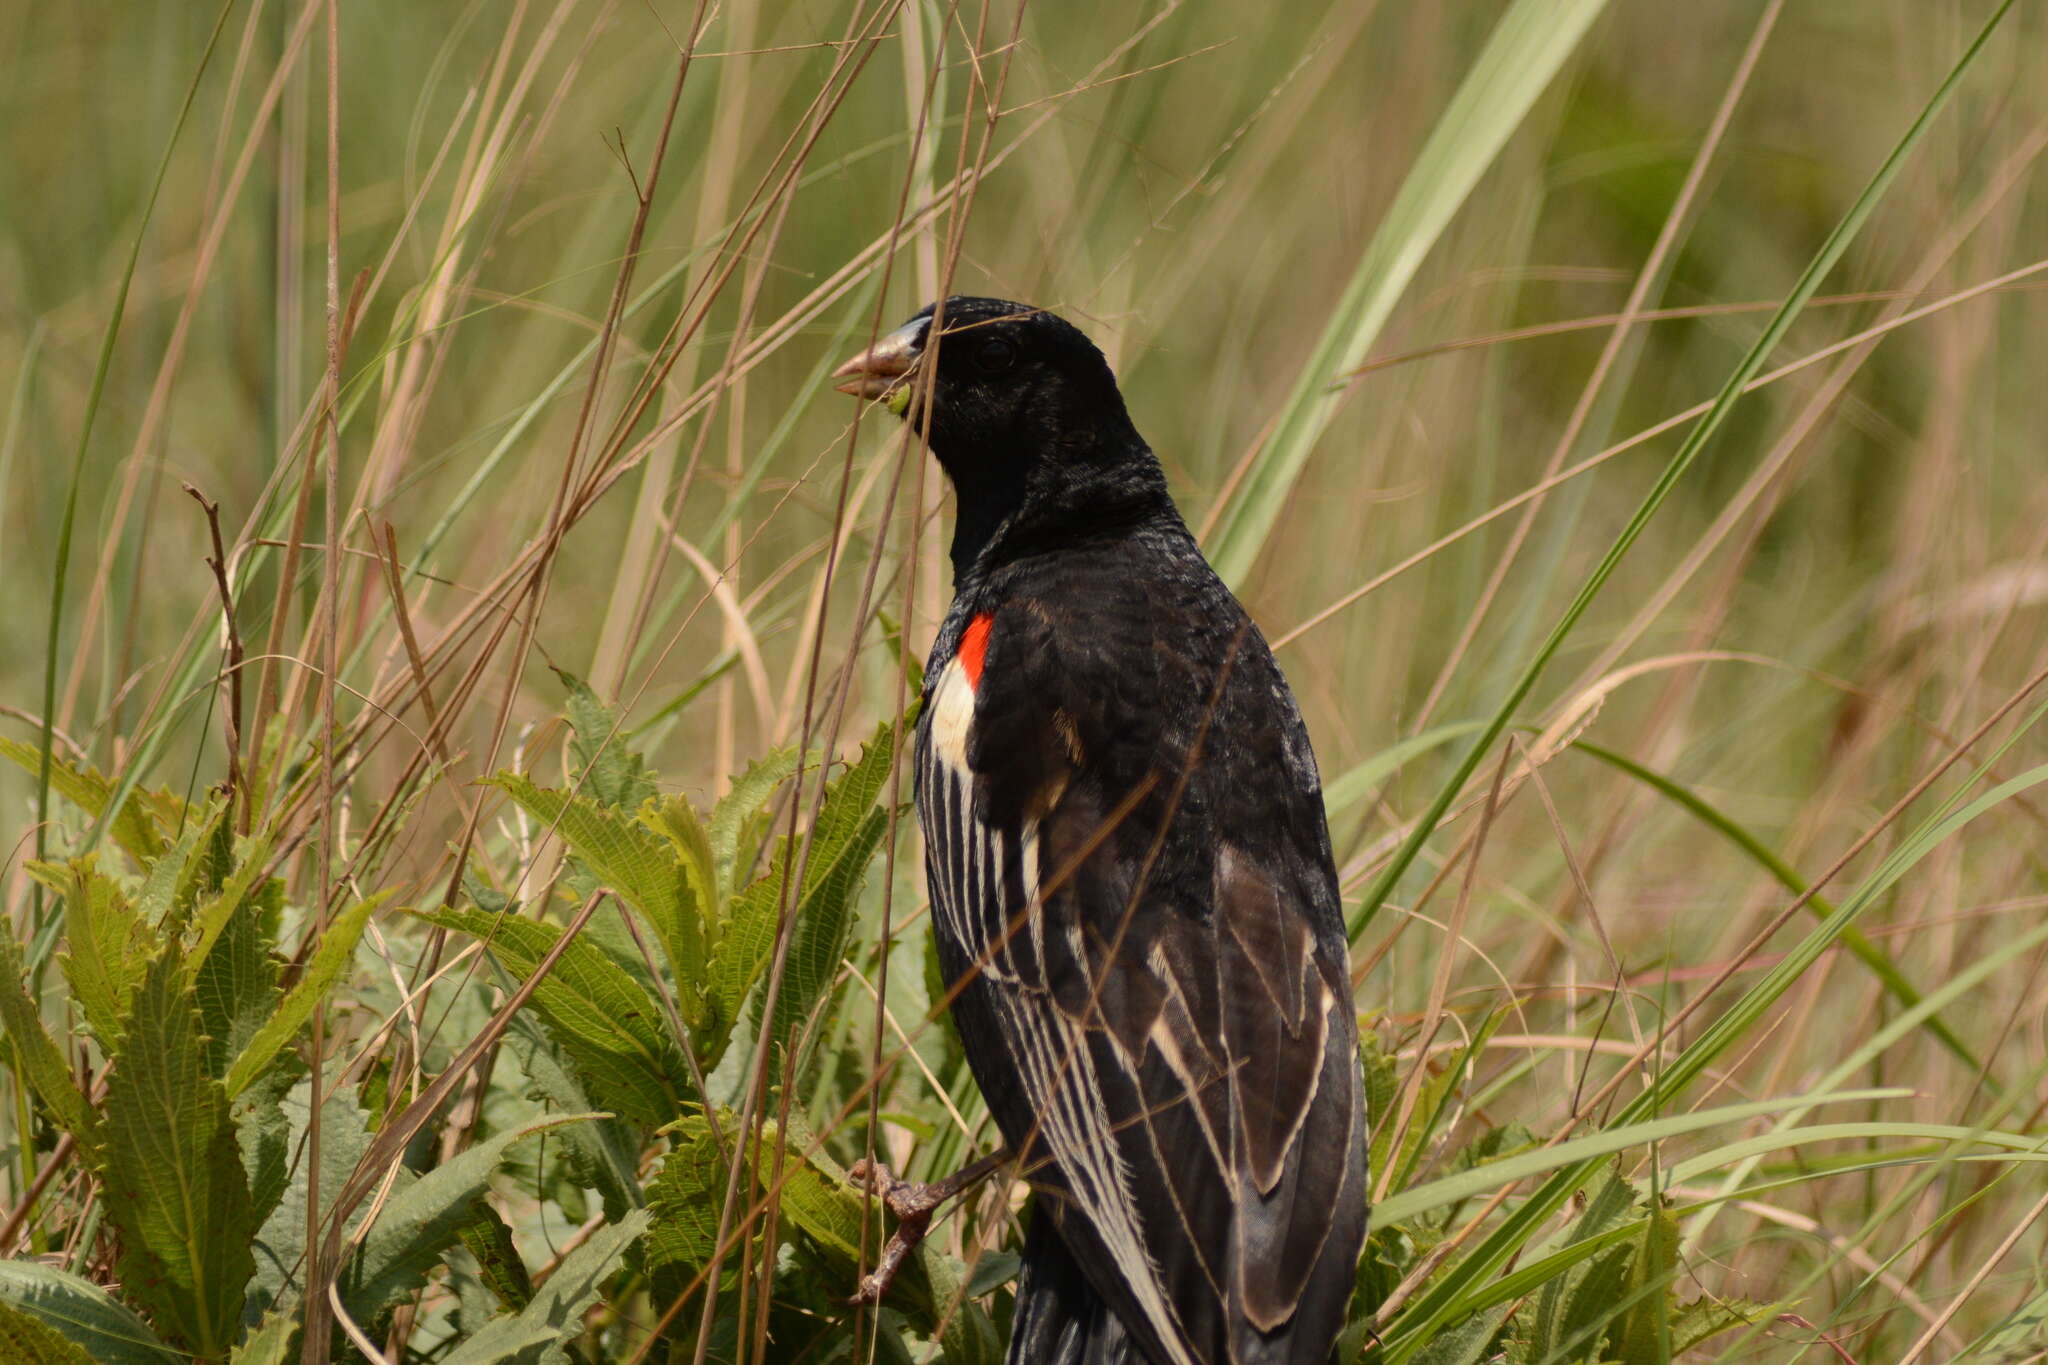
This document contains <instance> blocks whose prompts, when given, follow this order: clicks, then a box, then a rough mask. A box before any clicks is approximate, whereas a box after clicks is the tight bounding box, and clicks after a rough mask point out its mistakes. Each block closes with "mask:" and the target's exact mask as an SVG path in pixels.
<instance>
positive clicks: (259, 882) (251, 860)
mask: <svg viewBox="0 0 2048 1365" xmlns="http://www.w3.org/2000/svg"><path fill="white" fill-rule="evenodd" d="M221 829H222V831H223V832H226V830H227V825H226V823H225V820H224V819H223V822H222V824H221ZM230 857H231V859H232V861H233V866H232V869H231V870H228V871H227V872H226V874H225V875H220V868H219V866H218V862H217V861H216V859H215V857H214V856H213V855H208V862H209V869H208V871H207V872H206V873H205V874H204V875H205V883H213V884H214V885H216V886H217V887H218V889H217V890H215V891H214V892H213V894H212V895H211V896H209V897H208V898H207V899H206V900H205V901H204V902H203V903H202V904H201V905H200V906H199V908H198V910H197V911H195V912H194V914H193V925H194V929H195V931H196V932H195V937H194V939H193V943H192V948H191V950H190V951H189V952H188V953H187V954H186V955H185V969H186V971H187V972H188V973H191V974H193V975H196V974H197V973H198V971H199V968H200V966H201V965H202V964H204V963H205V961H206V956H207V954H208V953H210V952H212V951H213V945H214V942H215V941H216V940H217V939H219V938H220V935H221V931H222V930H224V929H226V928H227V926H228V921H229V920H231V919H233V918H234V917H235V916H236V915H237V914H239V913H240V912H241V910H242V907H243V906H245V905H247V904H249V903H250V901H251V898H252V897H255V896H256V895H258V894H259V892H260V890H261V889H262V888H263V885H264V883H265V882H266V881H267V880H269V879H268V876H267V874H266V872H265V868H266V867H267V865H268V864H269V862H270V836H269V835H268V834H259V835H257V836H255V837H254V838H252V839H250V840H249V841H248V842H247V844H246V845H244V846H243V847H242V848H241V849H239V850H237V851H235V852H234V853H232V854H231V855H230ZM216 878H217V880H216ZM205 883H202V885H204V884H205Z"/></svg>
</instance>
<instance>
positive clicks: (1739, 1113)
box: [1372, 1089, 1913, 1225]
mask: <svg viewBox="0 0 2048 1365" xmlns="http://www.w3.org/2000/svg"><path fill="white" fill-rule="evenodd" d="M1912 1093H1913V1092H1912V1091H1910V1090H1897V1089H1892V1090H1845V1091H1842V1092H1840V1093H1838V1094H1834V1095H1828V1096H1825V1097H1822V1098H1819V1099H1816V1098H1815V1097H1813V1096H1802V1095H1791V1096H1781V1097H1779V1098H1777V1099H1770V1100H1752V1101H1750V1102H1749V1103H1747V1104H1730V1105H1723V1106H1721V1107H1720V1108H1717V1109H1702V1110H1699V1111H1698V1112H1696V1113H1691V1114H1674V1115H1671V1116H1670V1117H1667V1118H1661V1119H1651V1120H1648V1121H1646V1122H1641V1123H1627V1124H1620V1125H1617V1126H1615V1127H1611V1128H1606V1129H1602V1130H1601V1131H1600V1132H1597V1133H1591V1134H1588V1135H1587V1136H1585V1137H1582V1138H1574V1139H1572V1140H1571V1141H1570V1142H1560V1143H1558V1144H1557V1145H1556V1146H1555V1147H1539V1148H1537V1149H1536V1150H1535V1151H1533V1152H1521V1153H1518V1154H1517V1155H1515V1156H1511V1157H1504V1158H1502V1159H1501V1160H1499V1161H1490V1162H1488V1163H1487V1164H1486V1165H1484V1166H1475V1167H1473V1168H1472V1169H1471V1170H1469V1171H1459V1172H1458V1173H1457V1174H1455V1175H1447V1176H1445V1177H1443V1178H1442V1179H1441V1180H1432V1181H1429V1182H1427V1183H1426V1184H1422V1185H1417V1186H1415V1187H1414V1188H1412V1189H1406V1190H1402V1191H1401V1192H1400V1193H1399V1194H1395V1195H1390V1196H1388V1197H1387V1198H1385V1199H1382V1200H1381V1201H1380V1202H1379V1203H1377V1204H1375V1205H1373V1210H1372V1216H1373V1221H1374V1222H1375V1223H1378V1224H1382V1225H1384V1224H1388V1223H1402V1222H1406V1221H1407V1220H1408V1219H1410V1218H1414V1217H1416V1216H1417V1215H1418V1214H1424V1213H1428V1212H1429V1211H1430V1210H1432V1209H1440V1208H1444V1207H1446V1206H1448V1205H1451V1204H1456V1203H1460V1202H1462V1201H1464V1200H1467V1199H1471V1198H1473V1197H1474V1196H1476V1195H1481V1194H1486V1193H1488V1192H1489V1191H1492V1190H1496V1189H1499V1188H1500V1187H1501V1186H1502V1185H1512V1184H1513V1183H1515V1182H1516V1181H1518V1180H1526V1179H1528V1178H1529V1177H1530V1176H1532V1175H1541V1174H1543V1172H1545V1171H1554V1170H1556V1169H1558V1168H1559V1167H1560V1166H1571V1165H1575V1164H1578V1163H1581V1162H1587V1161H1597V1160H1599V1159H1600V1158H1601V1157H1604V1156H1612V1155H1613V1154H1614V1153H1616V1152H1621V1151H1626V1150H1627V1149H1629V1148H1631V1147H1640V1146H1647V1145H1648V1144H1650V1143H1653V1142H1665V1141H1669V1140H1670V1139H1672V1138H1675V1137H1682V1136H1684V1135H1685V1134H1687V1133H1696V1132H1698V1131H1699V1130H1701V1129H1702V1128H1715V1127H1719V1126H1720V1125H1722V1124H1726V1123H1740V1122H1741V1121H1742V1120H1743V1119H1749V1118H1755V1117H1757V1116H1758V1115H1760V1114H1775V1113H1779V1112H1781V1111H1783V1110H1786V1109H1792V1108H1796V1107H1798V1106H1801V1105H1810V1104H1814V1103H1826V1104H1841V1103H1845V1102H1848V1101H1851V1100H1879V1099H1900V1098H1903V1097H1905V1096H1908V1095H1911V1094H1912Z"/></svg>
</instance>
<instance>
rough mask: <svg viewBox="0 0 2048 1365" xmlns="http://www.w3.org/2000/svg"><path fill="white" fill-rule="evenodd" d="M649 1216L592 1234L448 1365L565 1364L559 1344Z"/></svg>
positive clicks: (578, 1324) (578, 1327)
mask: <svg viewBox="0 0 2048 1365" xmlns="http://www.w3.org/2000/svg"><path fill="white" fill-rule="evenodd" d="M647 1218H648V1215H647V1212H646V1210H644V1209H637V1210H635V1211H634V1212H632V1213H629V1214H627V1215H626V1216H625V1217H624V1218H621V1219H619V1220H618V1221H617V1222H615V1223H609V1224H607V1225H606V1226H604V1227H602V1228H600V1229H598V1231H597V1232H596V1233H594V1234H592V1236H591V1238H590V1240H589V1241H587V1242H585V1243H584V1244H583V1245H582V1246H580V1247H578V1248H576V1250H574V1251H572V1252H570V1253H569V1254H568V1255H567V1256H565V1257H563V1258H562V1264H561V1265H560V1266H559V1267H557V1269H556V1270H555V1273H554V1274H553V1275H550V1276H549V1277H548V1282H547V1284H546V1285H544V1286H543V1287H542V1288H541V1290H540V1291H539V1292H538V1293H536V1294H535V1295H534V1296H533V1299H532V1301H531V1302H530V1303H528V1304H527V1305H526V1306H525V1307H523V1308H521V1309H520V1310H519V1311H518V1313H516V1314H514V1315H513V1316H512V1317H509V1318H499V1319H498V1320H496V1321H495V1322H492V1323H491V1324H490V1325H489V1326H487V1327H485V1328H484V1329H483V1330H482V1331H480V1332H478V1333H477V1334H476V1335H475V1336H473V1337H471V1338H470V1339H469V1340H467V1341H465V1342H463V1343H462V1345H460V1346H458V1347H457V1348H456V1349H455V1350H454V1351H453V1352H451V1353H450V1354H449V1355H448V1356H447V1357H446V1365H499V1362H506V1361H517V1362H525V1361H532V1362H535V1365H540V1363H541V1362H548V1361H558V1360H566V1359H567V1358H568V1357H567V1356H566V1355H564V1354H563V1352H562V1350H561V1345H562V1343H563V1342H565V1341H566V1340H568V1339H569V1338H570V1337H572V1336H574V1335H576V1334H577V1333H578V1332H580V1331H582V1329H583V1315H584V1313H585V1312H586V1311H588V1310H589V1308H590V1307H591V1305H592V1304H594V1303H596V1302H597V1299H598V1295H599V1294H600V1293H601V1292H602V1291H603V1288H604V1282H605V1281H606V1280H607V1279H609V1278H610V1277H611V1276H612V1275H614V1274H615V1273H617V1271H618V1268H619V1266H620V1264H621V1263H622V1262H623V1261H624V1260H625V1257H626V1253H627V1252H628V1251H630V1250H631V1249H632V1247H633V1244H634V1243H635V1242H637V1241H639V1239H640V1237H641V1235H642V1234H643V1233H644V1232H645V1231H646V1230H647Z"/></svg>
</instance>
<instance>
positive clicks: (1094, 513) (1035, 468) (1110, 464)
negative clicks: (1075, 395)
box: [947, 432, 1180, 585]
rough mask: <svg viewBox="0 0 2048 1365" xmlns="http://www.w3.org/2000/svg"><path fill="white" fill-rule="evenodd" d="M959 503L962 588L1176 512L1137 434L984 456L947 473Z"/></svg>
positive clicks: (957, 556) (956, 564) (956, 560)
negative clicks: (1019, 563)
mask: <svg viewBox="0 0 2048 1365" xmlns="http://www.w3.org/2000/svg"><path fill="white" fill-rule="evenodd" d="M947 472H948V473H949V474H951V476H952V479H953V490H954V493H955V496H956V500H957V503H958V515H957V518H956V520H955V522H954V525H953V551H952V559H953V578H954V581H955V583H956V584H957V585H965V584H966V583H967V582H968V581H969V580H970V579H975V578H979V577H982V576H984V575H986V574H988V573H989V572H990V571H991V570H993V569H995V568H998V567H1000V566H1001V565H1003V564H1006V563H1009V562H1011V561H1013V560H1016V559H1019V558H1022V557H1023V556H1025V555H1032V554H1043V553H1046V552H1048V551H1056V550H1058V549H1060V548H1061V547H1063V546H1066V545H1071V544H1082V543H1086V542H1090V541H1095V540H1100V539H1102V538H1103V537H1105V536H1116V535H1122V534H1128V533H1129V532H1131V531H1134V530H1137V529H1139V528H1141V527H1144V526H1147V525H1150V524H1152V523H1154V522H1156V521H1158V520H1160V519H1162V518H1165V519H1168V520H1177V519H1178V518H1179V515H1180V514H1179V512H1178V511H1177V510H1176V509H1175V508H1174V505H1173V498H1172V496H1171V495H1170V494H1169V493H1168V492H1167V488H1166V474H1165V472H1164V471H1163V470H1162V469H1160V467H1159V460H1158V458H1157V457H1156V456H1154V455H1153V454H1152V451H1151V449H1150V448H1149V447H1148V446H1146V445H1145V443H1144V441H1143V440H1141V439H1139V437H1138V435H1137V433H1136V432H1131V433H1129V435H1128V436H1127V437H1120V438H1117V439H1115V441H1114V444H1111V443H1110V442H1108V441H1105V442H1104V443H1102V444H1101V445H1100V446H1098V447H1096V448H1092V449H1076V448H1073V447H1068V448H1065V449H1060V450H1055V451H1053V452H1050V453H1048V452H1044V451H1038V452H1034V453H1033V454H1032V455H1031V456H1023V455H1022V454H1021V452H1020V455H1019V458H1015V459H989V458H986V457H985V456H983V457H981V458H977V459H975V460H973V461H972V462H963V463H962V465H961V467H959V468H957V469H956V468H954V467H952V466H951V465H949V467H948V471H947Z"/></svg>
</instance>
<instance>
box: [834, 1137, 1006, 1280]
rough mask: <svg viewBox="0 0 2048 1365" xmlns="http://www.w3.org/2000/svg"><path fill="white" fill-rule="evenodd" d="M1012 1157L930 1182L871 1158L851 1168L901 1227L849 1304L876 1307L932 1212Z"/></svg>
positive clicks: (853, 1178) (857, 1183)
mask: <svg viewBox="0 0 2048 1365" xmlns="http://www.w3.org/2000/svg"><path fill="white" fill-rule="evenodd" d="M1008 1159H1009V1153H1008V1152H1006V1151H999V1152H996V1153H993V1154H992V1155H989V1156H985V1157H983V1158H981V1159H980V1160H979V1161H976V1162H973V1163H972V1164H970V1165H969V1166H967V1167H965V1168H964V1169H962V1170H958V1171H955V1172H954V1173H953V1174H952V1175H949V1176H947V1177H946V1178H945V1179H944V1180H934V1181H932V1182H930V1183H929V1184H920V1183H919V1182H917V1181H914V1180H904V1179H901V1178H899V1177H898V1176H897V1175H896V1173H895V1172H893V1171H891V1170H890V1169H889V1168H888V1167H887V1166H885V1165H883V1164H882V1163H881V1162H879V1161H870V1160H868V1159H867V1158H865V1157H864V1158H862V1159H861V1160H859V1161H856V1162H854V1163H853V1165H852V1166H850V1167H848V1168H847V1172H846V1178H847V1181H848V1182H849V1183H850V1184H851V1185H852V1186H853V1187H854V1188H855V1189H857V1190H860V1191H862V1192H864V1193H867V1194H872V1195H877V1196H879V1197H880V1198H881V1201H882V1203H883V1205H884V1206H886V1207H887V1208H888V1210H889V1212H890V1213H891V1214H893V1215H895V1218H896V1231H895V1232H893V1233H892V1234H890V1237H889V1242H888V1245H887V1246H885V1247H883V1248H882V1254H881V1256H880V1258H879V1259H877V1260H876V1261H875V1268H874V1269H873V1270H871V1271H869V1272H868V1273H867V1274H866V1275H863V1276H861V1281H860V1287H859V1288H857V1289H856V1290H854V1292H853V1296H852V1297H851V1298H849V1299H848V1300H847V1303H848V1304H850V1305H853V1306H855V1307H863V1306H867V1307H872V1306H873V1305H875V1304H878V1303H880V1302H881V1301H882V1296H883V1295H884V1294H887V1293H888V1292H889V1286H890V1285H891V1284H892V1283H894V1282H895V1279H896V1276H897V1274H898V1273H899V1272H901V1271H902V1269H903V1263H904V1262H905V1261H907V1260H909V1259H910V1253H911V1252H913V1251H915V1250H917V1248H918V1244H919V1243H921V1242H923V1241H924V1238H925V1234H926V1233H927V1232H929V1231H930V1230H931V1225H932V1215H933V1214H934V1213H936V1212H938V1209H939V1206H940V1205H941V1204H943V1203H945V1202H946V1201H947V1200H948V1199H951V1198H952V1197H953V1196H955V1195H957V1194H959V1193H961V1192H962V1191H963V1190H966V1189H968V1188H969V1187H971V1186H972V1185H974V1184H975V1183H976V1182H977V1181H980V1180H982V1179H983V1178H985V1177H986V1176H987V1175H988V1174H989V1172H991V1171H993V1170H994V1169H995V1168H996V1167H997V1166H999V1165H1001V1164H1002V1163H1003V1162H1004V1161H1007V1160H1008Z"/></svg>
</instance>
